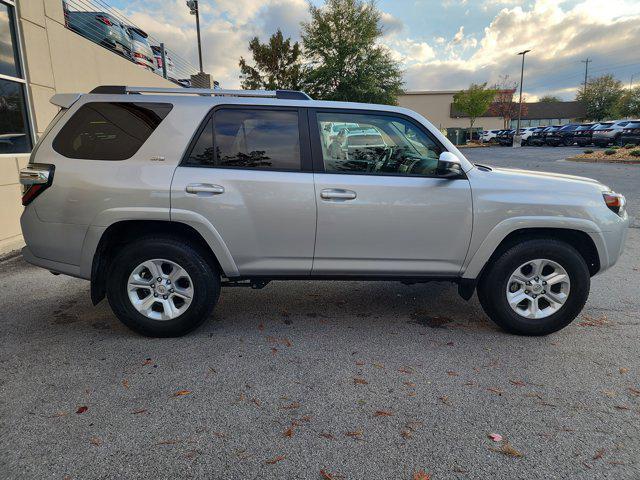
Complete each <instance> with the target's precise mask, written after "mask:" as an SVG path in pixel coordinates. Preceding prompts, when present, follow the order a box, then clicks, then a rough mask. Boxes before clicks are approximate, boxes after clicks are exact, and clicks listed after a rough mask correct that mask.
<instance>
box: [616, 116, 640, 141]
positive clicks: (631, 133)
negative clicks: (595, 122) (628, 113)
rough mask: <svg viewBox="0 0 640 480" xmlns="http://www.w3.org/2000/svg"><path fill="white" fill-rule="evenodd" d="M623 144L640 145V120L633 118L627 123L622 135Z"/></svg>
mask: <svg viewBox="0 0 640 480" xmlns="http://www.w3.org/2000/svg"><path fill="white" fill-rule="evenodd" d="M620 144H621V145H628V144H632V145H640V120H633V121H631V122H629V123H627V124H626V125H625V126H624V129H623V130H622V135H620Z"/></svg>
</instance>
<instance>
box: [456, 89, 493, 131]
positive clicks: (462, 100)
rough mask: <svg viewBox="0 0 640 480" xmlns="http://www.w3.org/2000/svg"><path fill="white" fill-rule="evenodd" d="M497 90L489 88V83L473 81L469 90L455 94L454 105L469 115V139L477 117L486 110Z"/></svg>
mask: <svg viewBox="0 0 640 480" xmlns="http://www.w3.org/2000/svg"><path fill="white" fill-rule="evenodd" d="M496 93H497V92H496V90H494V89H492V88H487V83H486V82H485V83H472V84H471V86H470V87H469V89H468V90H462V91H460V92H458V93H456V94H455V95H454V96H453V107H454V108H455V109H456V110H458V111H460V112H462V113H464V114H465V115H466V116H467V117H469V139H471V138H472V135H471V133H472V132H473V124H474V123H476V118H478V117H480V116H481V115H482V114H483V113H484V112H486V111H487V110H488V109H489V107H490V106H491V103H492V102H493V99H494V98H495V96H496Z"/></svg>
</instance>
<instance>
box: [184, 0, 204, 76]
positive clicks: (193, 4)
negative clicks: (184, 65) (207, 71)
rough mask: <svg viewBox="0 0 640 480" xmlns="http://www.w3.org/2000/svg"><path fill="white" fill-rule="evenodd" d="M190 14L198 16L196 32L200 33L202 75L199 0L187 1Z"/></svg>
mask: <svg viewBox="0 0 640 480" xmlns="http://www.w3.org/2000/svg"><path fill="white" fill-rule="evenodd" d="M187 7H189V11H190V12H189V13H191V15H195V16H196V31H197V32H198V60H199V61H200V73H202V45H201V43H200V12H199V10H198V0H187Z"/></svg>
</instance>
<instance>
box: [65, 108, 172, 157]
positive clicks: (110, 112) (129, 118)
mask: <svg viewBox="0 0 640 480" xmlns="http://www.w3.org/2000/svg"><path fill="white" fill-rule="evenodd" d="M172 107H173V106H172V105H171V104H169V103H131V102H91V103H86V104H84V105H83V106H81V107H80V108H79V109H78V111H77V112H76V113H75V114H74V115H73V116H72V117H71V118H70V119H69V121H68V122H67V123H66V124H65V125H64V126H63V127H62V128H61V129H60V132H59V133H58V135H57V136H56V138H55V139H54V140H53V149H54V150H55V151H56V152H58V153H59V154H61V155H64V156H65V157H69V158H79V159H84V160H126V159H127V158H131V157H132V156H133V155H134V154H135V153H136V152H137V151H138V150H139V149H140V147H141V146H142V145H143V144H144V142H145V141H146V140H147V139H148V138H149V136H150V135H151V134H152V133H153V131H154V130H155V129H156V128H157V127H158V125H160V122H162V120H163V119H164V118H165V117H166V116H167V114H168V113H169V112H170V111H171V108H172Z"/></svg>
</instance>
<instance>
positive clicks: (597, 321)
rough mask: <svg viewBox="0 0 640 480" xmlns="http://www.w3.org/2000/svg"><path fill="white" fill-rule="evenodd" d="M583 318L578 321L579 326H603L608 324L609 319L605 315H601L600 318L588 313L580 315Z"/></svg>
mask: <svg viewBox="0 0 640 480" xmlns="http://www.w3.org/2000/svg"><path fill="white" fill-rule="evenodd" d="M582 317H583V318H584V319H585V320H583V321H582V322H578V325H580V326H581V327H604V326H605V325H608V324H609V320H608V319H607V316H606V315H602V316H601V317H600V318H594V317H591V316H589V315H583V316H582Z"/></svg>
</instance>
